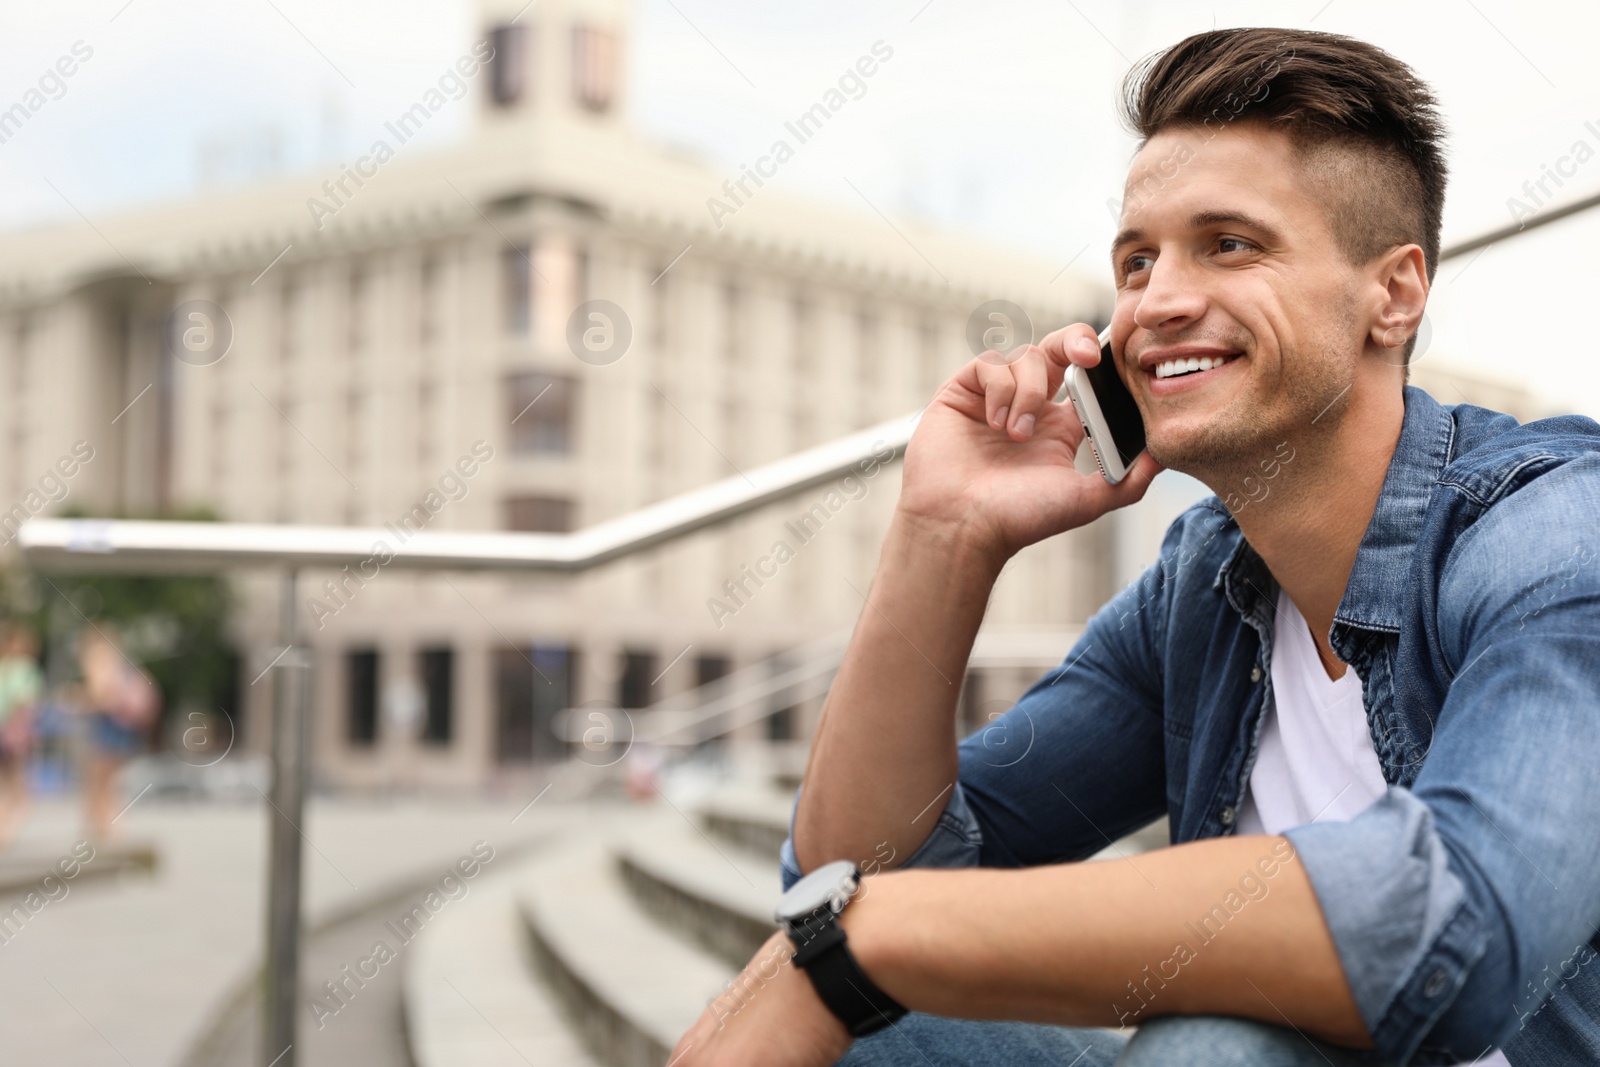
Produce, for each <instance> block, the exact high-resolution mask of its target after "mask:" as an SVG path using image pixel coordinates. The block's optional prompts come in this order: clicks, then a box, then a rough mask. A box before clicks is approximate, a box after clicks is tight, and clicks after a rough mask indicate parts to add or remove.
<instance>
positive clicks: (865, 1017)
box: [790, 921, 906, 1037]
mask: <svg viewBox="0 0 1600 1067" xmlns="http://www.w3.org/2000/svg"><path fill="white" fill-rule="evenodd" d="M807 932H808V933H809V932H811V931H807ZM790 937H791V939H794V931H791V934H790ZM847 941H848V939H847V938H846V937H845V933H844V930H843V928H841V927H840V926H839V924H838V922H837V921H832V922H828V923H827V924H826V925H825V926H824V927H823V929H822V930H820V931H816V932H815V933H814V934H813V936H812V937H810V938H809V939H807V940H806V942H805V943H804V944H803V945H802V946H801V947H800V948H799V949H798V950H797V951H796V952H795V960H794V962H795V966H797V967H800V968H801V969H803V970H804V971H805V972H806V974H808V975H810V976H811V984H812V985H813V986H814V987H815V988H816V990H817V996H818V997H820V998H822V1003H823V1004H825V1005H826V1006H827V1008H828V1010H829V1011H831V1012H833V1014H834V1015H835V1016H837V1017H838V1019H839V1021H840V1022H842V1023H844V1025H845V1029H846V1030H849V1031H850V1036H851V1037H866V1036H867V1035H868V1034H873V1033H877V1032H878V1031H879V1030H882V1029H883V1028H884V1027H886V1026H890V1025H892V1024H893V1023H895V1022H896V1021H898V1020H899V1019H900V1017H901V1016H903V1015H905V1014H906V1009H905V1007H904V1005H902V1004H901V1003H900V1002H899V1001H897V1000H895V999H894V998H893V997H891V996H890V995H889V994H887V993H885V992H884V991H883V990H881V989H879V988H878V986H877V984H876V983H875V982H873V980H872V979H870V978H868V977H867V972H865V971H863V970H862V969H861V965H860V964H859V963H857V962H856V957H855V953H853V952H851V951H850V946H849V944H848V943H847Z"/></svg>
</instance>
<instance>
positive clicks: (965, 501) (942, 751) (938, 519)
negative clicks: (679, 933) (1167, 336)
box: [793, 324, 1160, 870]
mask: <svg viewBox="0 0 1600 1067" xmlns="http://www.w3.org/2000/svg"><path fill="white" fill-rule="evenodd" d="M1099 359H1100V350H1099V346H1098V344H1097V343H1096V340H1095V333H1094V330H1093V329H1092V328H1091V327H1089V326H1087V325H1084V324H1078V325H1074V326H1069V327H1066V328H1064V329H1062V330H1058V331H1056V332H1055V333H1053V334H1051V335H1050V336H1048V337H1046V338H1045V339H1044V341H1043V342H1042V343H1041V344H1039V345H1036V346H1034V345H1030V346H1026V347H1024V348H1019V349H1017V350H1015V351H1013V352H1012V353H1011V354H1010V356H1009V357H1001V356H999V355H998V354H996V353H993V352H990V353H985V354H984V356H981V357H979V358H977V359H974V360H973V361H972V362H970V363H968V364H967V365H966V366H965V367H963V368H962V369H961V370H960V372H958V373H957V374H956V375H955V376H954V377H953V378H951V379H950V380H949V381H948V382H946V383H945V384H944V387H943V388H942V389H941V390H940V391H939V394H938V396H937V397H935V398H934V400H933V402H932V403H931V404H930V405H929V406H928V408H927V410H926V411H925V412H924V413H923V416H922V420H921V422H920V423H919V425H918V427H917V431H916V433H915V434H914V435H913V436H912V439H911V444H910V446H909V448H908V449H907V451H906V460H905V472H904V478H903V483H902V488H901V494H900V500H899V503H898V505H897V507H896V510H895V515H894V519H893V521H892V522H891V524H890V530H889V535H888V537H887V539H886V540H885V542H884V546H883V552H882V556H881V558H880V561H879V566H878V573H877V576H876V578H875V579H874V581H873V583H872V586H871V588H870V590H869V591H868V594H867V602H866V604H865V605H863V607H862V610H861V615H860V618H859V620H858V621H857V623H856V630H855V634H854V636H853V637H852V638H851V641H850V645H849V648H848V649H847V650H846V652H845V656H844V661H843V663H842V664H841V665H840V668H839V673H838V676H837V678H836V679H835V681H834V684H833V688H832V690H831V691H830V692H829V694H828V700H827V704H826V706H825V708H824V711H823V715H822V720H821V722H820V724H819V725H818V728H817V734H816V738H815V740H814V741H813V743H812V749H811V760H810V764H809V765H808V767H807V768H806V776H805V780H804V783H803V787H802V791H801V796H800V801H799V805H798V807H797V810H796V813H795V827H794V839H793V846H794V850H795V858H796V860H797V861H798V863H799V866H800V868H801V869H802V870H810V869H812V868H814V867H816V866H818V865H819V864H822V863H826V862H828V861H829V860H833V859H852V860H855V861H856V862H858V863H864V862H866V861H868V860H872V859H878V860H880V861H883V858H884V857H885V856H892V857H894V858H893V859H892V860H889V861H887V863H886V865H889V866H893V865H894V864H895V863H898V862H900V861H902V860H904V859H905V858H906V857H908V856H910V855H911V854H912V853H913V852H914V851H915V850H916V848H917V847H918V846H919V845H920V844H921V843H922V841H923V840H924V839H925V838H926V837H927V835H928V833H929V831H930V830H931V829H932V828H933V826H934V825H935V823H936V822H937V821H938V818H939V815H940V813H941V812H942V811H943V807H944V804H945V802H946V800H947V798H948V796H949V795H950V793H951V791H952V789H953V788H954V785H955V781H956V775H957V749H956V739H955V708H956V700H957V696H958V694H959V688H960V682H961V678H962V675H963V674H964V672H965V670H966V663H967V657H968V655H969V654H970V653H971V650H972V642H973V639H974V637H975V636H976V634H977V632H978V626H979V625H980V624H981V623H982V621H983V614H984V609H985V607H986V605H987V603H988V599H989V593H990V590H991V589H992V587H993V585H994V581H995V579H996V577H997V576H998V575H999V573H1000V569H1001V567H1002V566H1004V564H1005V562H1006V560H1008V559H1009V558H1010V557H1011V556H1012V555H1013V554H1015V553H1016V552H1018V551H1020V550H1021V549H1022V548H1024V547H1026V546H1027V545H1030V544H1033V543H1034V542H1036V541H1040V540H1043V539H1044V538H1046V537H1050V536H1053V535H1055V534H1058V533H1061V532H1063V531H1065V530H1070V529H1074V528H1076V527H1079V526H1083V525H1086V524H1088V523H1089V522H1092V521H1093V520H1094V519H1096V518H1098V517H1099V516H1101V515H1103V514H1105V513H1106V512H1107V511H1110V510H1112V509H1114V508H1118V507H1123V506H1125V505H1128V504H1131V503H1133V502H1135V501H1137V500H1139V499H1140V498H1141V497H1142V496H1143V495H1144V492H1145V490H1146V489H1147V488H1148V487H1149V484H1150V480H1151V479H1152V478H1153V477H1154V476H1155V474H1156V472H1157V471H1158V470H1159V469H1160V467H1159V465H1157V464H1156V463H1155V461H1154V460H1152V459H1151V458H1150V457H1149V456H1147V455H1142V456H1140V457H1139V460H1138V462H1137V463H1136V464H1135V466H1134V468H1133V469H1132V470H1131V471H1130V472H1129V474H1128V476H1127V477H1126V478H1124V479H1123V481H1122V482H1121V483H1120V484H1118V485H1116V486H1110V485H1108V484H1106V482H1105V481H1104V479H1102V478H1101V477H1100V476H1099V475H1098V474H1095V475H1084V474H1080V473H1079V472H1078V471H1077V470H1076V469H1075V468H1074V467H1073V457H1074V455H1075V454H1076V452H1077V449H1078V445H1079V443H1080V442H1081V441H1082V439H1083V429H1082V426H1081V425H1080V424H1079V422H1078V420H1077V417H1076V416H1075V415H1074V414H1073V412H1072V409H1071V407H1070V406H1067V405H1059V404H1055V403H1052V402H1051V398H1052V397H1053V396H1054V395H1055V394H1056V392H1057V391H1058V390H1059V388H1060V386H1061V380H1062V376H1063V375H1064V374H1065V372H1066V368H1067V366H1068V363H1069V362H1075V363H1079V364H1081V365H1083V366H1093V365H1094V364H1096V363H1098V362H1099ZM885 846H887V847H885Z"/></svg>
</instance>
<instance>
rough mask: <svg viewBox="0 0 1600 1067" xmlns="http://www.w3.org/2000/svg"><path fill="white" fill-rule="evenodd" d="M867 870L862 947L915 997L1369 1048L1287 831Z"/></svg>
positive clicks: (880, 979)
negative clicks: (1100, 855)
mask: <svg viewBox="0 0 1600 1067" xmlns="http://www.w3.org/2000/svg"><path fill="white" fill-rule="evenodd" d="M1284 857H1288V859H1287V861H1285V860H1284ZM1268 870H1270V871H1271V872H1272V873H1271V874H1265V873H1264V872H1265V871H1268ZM867 884H868V891H867V892H866V893H864V894H863V895H862V896H861V897H859V898H858V899H857V901H856V902H855V903H852V904H851V906H850V907H849V908H847V909H845V912H844V916H843V922H844V926H845V929H846V930H847V931H848V933H849V936H850V944H851V947H852V949H853V950H854V951H855V953H856V956H857V958H858V959H859V960H860V962H861V965H862V967H863V969H864V970H865V971H866V972H867V973H868V974H869V975H870V976H871V977H872V979H873V981H875V982H876V983H877V984H878V985H880V986H881V987H883V989H884V990H885V991H886V992H888V993H889V994H890V995H891V996H893V997H895V999H897V1000H899V1001H900V1002H901V1003H902V1004H905V1005H906V1006H907V1007H909V1008H912V1009H913V1010H918V1011H925V1012H930V1013H932V1014H938V1015H947V1016H958V1017H964V1018H984V1019H1017V1020H1026V1021H1033V1022H1045V1023H1054V1024H1057V1025H1066V1026H1110V1027H1117V1026H1122V1025H1135V1024H1137V1023H1139V1022H1142V1021H1144V1020H1146V1019H1149V1018H1152V1017H1154V1016H1157V1015H1199V1014H1209V1015H1234V1016H1243V1017H1247V1018H1253V1019H1259V1020H1262V1021H1264V1022H1269V1023H1273V1024H1275V1025H1280V1026H1289V1025H1292V1026H1295V1027H1297V1028H1299V1029H1300V1030H1303V1031H1305V1032H1306V1033H1307V1034H1310V1035H1312V1036H1315V1037H1319V1038H1322V1039H1324V1040H1327V1041H1332V1042H1335V1043H1338V1044H1343V1045H1346V1046H1350V1047H1356V1048H1368V1047H1370V1046H1371V1040H1370V1038H1369V1037H1368V1035H1367V1032H1366V1028H1365V1026H1364V1025H1363V1023H1362V1021H1361V1016H1360V1013H1359V1011H1358V1010H1357V1008H1356V1005H1355V1001H1354V999H1353V998H1352V996H1351V993H1350V989H1349V986H1348V984H1347V983H1346V981H1345V976H1344V971H1343V968H1342V966H1341V964H1340V961H1339V956H1338V953H1337V952H1336V950H1335V947H1334V942H1333V938H1332V936H1331V935H1330V933H1329V932H1328V928H1327V924H1326V923H1325V922H1324V920H1323V916H1322V911H1321V909H1320V907H1319V906H1318V904H1317V899H1316V896H1315V894H1314V893H1313V891H1312V888H1311V882H1310V880H1309V879H1308V878H1307V876H1306V873H1305V871H1304V869H1303V867H1302V865H1301V864H1300V863H1299V862H1298V860H1297V857H1295V855H1294V853H1293V852H1292V849H1291V848H1290V846H1289V844H1288V842H1287V840H1286V839H1284V838H1281V837H1266V836H1248V837H1239V838H1221V839H1216V840H1210V841H1202V842H1194V843H1191V844H1187V845H1180V846H1177V847H1175V848H1169V849H1162V850H1159V851H1156V852H1151V853H1146V854H1144V855H1141V856H1137V857H1134V858H1132V859H1129V860H1118V861H1109V862H1096V863H1075V864H1063V865H1057V866H1051V867H1036V868H1029V869H1026V870H1020V871H1000V870H987V869H984V870H961V871H900V872H894V873H891V874H885V875H881V876H877V877H874V878H871V879H869V880H868V883H867Z"/></svg>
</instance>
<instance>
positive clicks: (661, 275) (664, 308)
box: [650, 265, 672, 365]
mask: <svg viewBox="0 0 1600 1067" xmlns="http://www.w3.org/2000/svg"><path fill="white" fill-rule="evenodd" d="M669 269H670V267H669V266H668V265H663V266H660V267H656V268H654V269H652V270H651V273H650V277H651V279H652V280H651V282H650V347H651V348H652V349H654V350H655V353H656V358H657V359H658V360H660V361H661V362H662V364H663V365H665V363H666V360H667V354H668V346H669V344H670V341H671V337H670V334H669V333H668V328H669V326H670V325H671V323H670V322H669V321H668V316H669V315H670V314H671V311H672V308H671V303H672V301H671V297H670V295H669V292H670V289H671V282H669V281H668V280H667V277H666V275H667V271H668V270H669Z"/></svg>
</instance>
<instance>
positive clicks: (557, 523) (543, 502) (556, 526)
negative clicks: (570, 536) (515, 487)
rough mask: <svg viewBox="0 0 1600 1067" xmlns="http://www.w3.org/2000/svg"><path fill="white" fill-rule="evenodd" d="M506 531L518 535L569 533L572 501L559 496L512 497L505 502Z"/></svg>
mask: <svg viewBox="0 0 1600 1067" xmlns="http://www.w3.org/2000/svg"><path fill="white" fill-rule="evenodd" d="M505 512H506V529H508V530H515V531H516V532H518V533H567V532H568V531H570V530H571V529H572V501H571V500H570V499H568V498H567V497H559V496H512V497H507V498H506V500H505Z"/></svg>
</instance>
